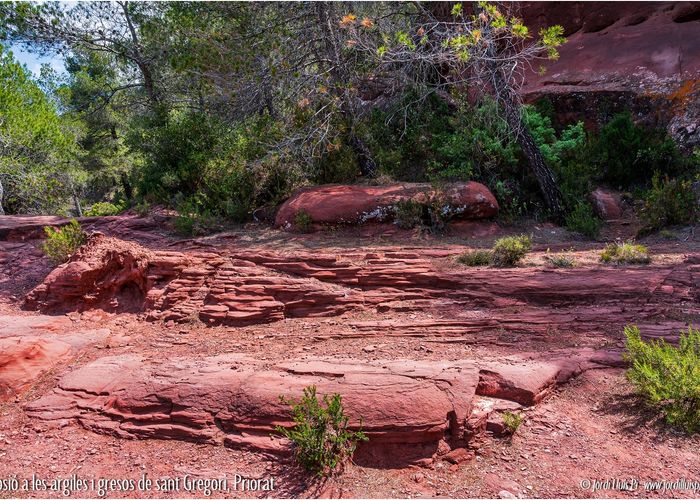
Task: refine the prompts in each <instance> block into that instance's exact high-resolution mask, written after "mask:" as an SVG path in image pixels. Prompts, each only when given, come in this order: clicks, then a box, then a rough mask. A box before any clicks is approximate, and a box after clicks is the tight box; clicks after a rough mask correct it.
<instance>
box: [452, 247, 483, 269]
mask: <svg viewBox="0 0 700 500" xmlns="http://www.w3.org/2000/svg"><path fill="white" fill-rule="evenodd" d="M457 262H459V263H460V264H465V265H467V266H471V267H475V266H488V265H490V264H491V252H489V251H487V250H473V251H470V252H464V253H463V254H462V255H460V256H459V257H457Z"/></svg>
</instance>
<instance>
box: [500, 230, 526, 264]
mask: <svg viewBox="0 0 700 500" xmlns="http://www.w3.org/2000/svg"><path fill="white" fill-rule="evenodd" d="M531 248H532V239H531V238H530V237H529V236H527V235H521V236H508V237H506V238H500V239H498V240H496V243H494V245H493V248H492V262H493V265H494V266H497V267H510V266H514V265H516V264H517V263H518V262H520V260H521V259H522V258H523V257H525V254H527V253H528V252H529V251H530V249H531Z"/></svg>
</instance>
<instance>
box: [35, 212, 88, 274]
mask: <svg viewBox="0 0 700 500" xmlns="http://www.w3.org/2000/svg"><path fill="white" fill-rule="evenodd" d="M44 232H45V233H46V241H45V242H44V243H43V245H41V248H42V250H43V251H44V253H45V254H46V256H47V257H48V258H49V259H51V261H52V262H53V263H54V264H63V263H64V262H66V261H67V260H68V259H70V257H71V255H73V254H74V253H75V251H76V250H77V249H78V248H79V247H80V245H82V244H83V243H85V239H86V235H85V233H84V232H83V229H82V228H81V227H80V224H78V221H77V220H75V219H71V221H70V222H69V223H68V224H66V225H65V226H63V227H56V228H55V227H50V226H46V227H44Z"/></svg>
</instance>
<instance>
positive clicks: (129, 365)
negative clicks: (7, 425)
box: [26, 351, 597, 463]
mask: <svg viewBox="0 0 700 500" xmlns="http://www.w3.org/2000/svg"><path fill="white" fill-rule="evenodd" d="M594 354H595V352H593V351H581V352H579V353H569V354H567V353H562V354H560V355H559V356H558V357H557V356H556V355H554V356H550V357H549V358H550V359H548V360H534V361H523V360H520V361H518V360H511V363H512V364H511V365H508V366H507V368H506V367H504V366H500V367H499V368H498V369H499V370H500V374H499V376H500V378H499V379H498V380H497V381H494V380H493V379H489V382H488V384H487V383H486V382H484V377H485V376H488V374H489V373H492V372H491V371H489V372H487V371H485V370H484V369H481V368H480V367H481V363H482V362H481V361H476V360H474V361H472V360H465V361H459V362H447V361H445V362H440V361H438V362H435V361H411V360H390V361H389V360H385V361H377V362H373V363H368V362H365V361H360V360H353V359H334V358H323V359H317V360H300V361H288V362H283V363H277V364H273V365H263V364H262V363H261V362H259V361H256V360H255V359H252V358H250V357H246V356H241V355H236V354H226V355H220V356H215V357H209V358H203V359H174V360H167V361H158V362H156V361H149V360H147V359H145V358H143V357H140V356H136V355H132V356H130V355H122V356H116V357H107V358H101V359H98V360H97V361H93V362H91V363H89V364H87V365H85V366H84V367H82V368H80V369H77V370H75V371H73V372H71V373H69V374H68V375H66V376H65V377H63V379H62V380H61V382H60V383H59V386H58V388H57V389H56V390H55V391H54V392H53V393H52V394H49V395H46V396H44V397H42V398H41V399H39V400H37V401H34V402H32V403H29V404H28V405H27V407H26V408H27V411H28V413H29V415H30V416H32V417H34V418H38V419H42V420H45V421H47V422H50V421H56V420H65V419H75V420H76V421H77V422H79V423H80V424H81V425H82V426H84V427H86V428H88V429H91V430H93V431H96V432H101V433H108V434H113V435H116V436H120V437H126V438H159V439H182V440H193V441H198V442H206V443H210V444H226V445H227V446H232V447H246V448H251V449H254V450H259V451H268V452H269V451H282V450H284V449H285V443H284V442H282V441H279V440H277V439H271V438H270V437H269V436H270V434H271V433H273V431H274V428H275V426H276V425H289V424H290V423H291V422H290V413H289V407H288V405H286V404H284V403H282V402H281V401H280V399H279V396H280V395H283V396H285V397H287V398H290V397H291V398H296V397H299V396H300V395H301V393H302V391H303V388H304V387H307V386H310V385H315V386H317V388H318V392H319V394H331V393H339V394H341V395H342V397H343V403H344V407H345V409H346V412H347V413H348V415H349V417H350V422H351V425H352V426H353V427H355V428H357V427H358V426H359V425H360V422H362V429H363V431H364V432H365V433H366V434H367V435H368V437H369V442H368V443H367V444H363V445H362V448H361V450H360V456H362V455H363V453H364V454H365V456H375V457H376V456H377V454H380V453H381V452H382V451H386V450H391V453H390V455H393V457H391V458H392V460H393V461H394V462H395V463H396V462H401V461H405V460H408V461H409V462H411V461H415V460H418V459H425V458H431V457H432V456H434V455H436V454H437V455H444V454H445V453H444V452H442V451H441V450H442V449H443V448H444V447H445V446H446V441H445V440H447V441H448V442H450V443H451V444H450V445H447V446H448V448H447V450H448V451H449V446H451V447H452V451H451V452H448V453H447V454H446V459H447V460H449V461H452V462H455V463H458V462H461V461H464V460H466V459H468V458H469V456H470V454H469V453H467V452H465V451H456V450H459V449H460V448H464V447H465V446H466V445H468V442H469V439H471V438H473V437H474V431H475V429H474V428H473V427H470V426H469V425H468V422H469V420H470V417H471V415H472V410H473V402H474V398H475V395H476V394H482V393H483V392H484V390H485V389H484V388H485V387H487V385H488V389H487V390H486V392H488V394H489V395H490V396H492V397H496V398H505V399H511V398H516V399H520V393H517V392H514V391H513V390H512V388H513V387H521V386H522V387H527V388H529V389H530V390H531V392H532V393H533V394H537V395H541V394H544V393H546V392H547V391H549V390H551V388H552V387H554V385H556V384H557V383H558V381H560V380H563V379H565V378H566V376H567V373H568V371H569V370H570V368H569V367H570V363H571V362H572V360H574V361H575V362H576V363H577V365H578V366H582V367H585V368H592V367H595V366H597V365H596V364H595V363H594V362H592V361H591V359H592V357H593V355H594ZM487 364H488V363H487ZM494 366H495V365H494ZM489 367H490V368H489V369H490V370H493V369H494V367H493V366H491V365H489ZM536 399H537V398H529V399H528V400H527V402H526V404H530V403H533V402H535V400H536ZM494 407H497V408H501V407H502V405H495V406H494ZM482 411H483V410H482ZM488 413H489V411H486V413H485V414H486V415H487V414H488ZM399 451H400V452H399ZM385 458H386V457H385Z"/></svg>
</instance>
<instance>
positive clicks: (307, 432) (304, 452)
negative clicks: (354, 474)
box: [276, 386, 367, 476]
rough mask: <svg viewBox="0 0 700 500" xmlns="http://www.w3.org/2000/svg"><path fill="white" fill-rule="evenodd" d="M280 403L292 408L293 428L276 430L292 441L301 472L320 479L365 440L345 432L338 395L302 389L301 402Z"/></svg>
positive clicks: (345, 421)
mask: <svg viewBox="0 0 700 500" xmlns="http://www.w3.org/2000/svg"><path fill="white" fill-rule="evenodd" d="M280 400H281V401H282V402H284V403H286V404H289V405H291V407H292V417H293V419H294V426H293V427H291V428H285V427H282V426H277V427H276V430H277V432H279V433H280V434H282V435H283V436H284V437H286V438H287V439H289V440H290V441H291V442H292V446H293V448H294V450H293V451H294V457H295V459H296V460H297V462H298V463H299V464H300V465H301V466H302V467H304V468H305V469H307V470H309V471H311V472H314V473H316V474H318V475H320V476H322V475H329V474H330V473H332V472H333V471H334V470H335V468H336V467H337V466H338V465H341V464H343V463H344V462H345V460H347V459H348V458H350V457H351V456H352V454H353V452H354V451H355V447H356V444H357V442H358V441H367V436H365V434H364V433H363V432H362V431H358V432H354V431H351V430H349V429H348V417H347V416H346V415H345V412H344V409H343V402H342V398H341V396H340V394H333V395H332V396H330V397H329V396H328V395H325V396H323V404H321V402H319V400H318V397H317V396H316V387H315V386H310V387H306V388H305V389H304V395H303V397H302V398H301V401H298V402H297V401H293V400H287V399H285V398H284V396H280Z"/></svg>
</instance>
